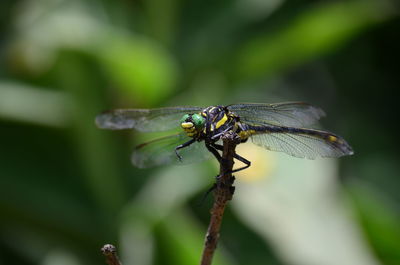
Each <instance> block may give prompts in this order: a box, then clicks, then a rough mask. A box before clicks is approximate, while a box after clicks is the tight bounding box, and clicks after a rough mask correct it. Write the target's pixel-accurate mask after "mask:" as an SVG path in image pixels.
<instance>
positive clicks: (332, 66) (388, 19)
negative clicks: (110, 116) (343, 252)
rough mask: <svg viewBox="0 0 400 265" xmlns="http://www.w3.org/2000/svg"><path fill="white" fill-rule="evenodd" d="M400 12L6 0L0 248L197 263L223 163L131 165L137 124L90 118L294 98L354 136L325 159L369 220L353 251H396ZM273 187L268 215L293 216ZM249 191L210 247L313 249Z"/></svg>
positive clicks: (237, 254) (387, 260)
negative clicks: (110, 247)
mask: <svg viewBox="0 0 400 265" xmlns="http://www.w3.org/2000/svg"><path fill="white" fill-rule="evenodd" d="M399 11H400V9H399V5H398V3H397V1H396V0H349V1H344V0H343V1H334V0H331V1H309V0H308V1H307V0H295V1H284V0H270V1H259V0H231V1H219V2H216V1H210V0H205V1H200V0H191V1H176V0H171V1H155V0H147V1H146V0H139V1H110V0H86V1H85V0H18V1H15V0H14V1H11V0H3V1H1V3H0V33H1V34H0V62H1V64H0V161H1V162H0V264H9V265H11V264H68V265H73V264H104V261H103V257H102V256H101V255H100V253H99V249H100V247H101V246H102V245H103V244H105V243H113V244H116V245H117V247H118V248H119V251H120V254H121V256H122V259H123V261H124V264H135V265H139V264H196V263H198V261H199V260H200V253H201V248H202V242H203V237H204V233H205V231H206V226H207V223H208V218H209V213H208V209H209V203H210V201H207V202H206V203H204V204H203V205H201V206H198V201H199V199H200V198H201V196H202V194H203V193H204V192H205V191H206V190H207V188H208V187H209V186H210V185H211V184H212V182H213V175H215V174H216V172H217V168H216V167H215V165H214V164H208V163H201V164H198V165H194V166H192V167H191V166H183V167H164V168H155V169H149V170H139V169H136V168H134V167H133V166H131V164H130V162H129V157H130V152H131V150H132V148H133V147H134V145H135V144H136V143H138V142H139V139H141V138H142V136H140V135H138V134H136V133H135V132H130V131H129V132H107V131H100V130H98V129H97V128H96V127H95V125H94V117H95V116H96V115H97V114H98V113H100V112H101V111H103V110H105V109H110V108H123V107H126V108H128V107H130V108H135V107H137V108H148V107H159V106H169V105H202V106H208V105H212V104H229V103H235V102H243V101H245V102H252V101H254V102H274V101H289V100H304V101H307V102H310V103H312V104H315V105H318V106H321V107H322V108H323V109H325V110H326V112H327V113H328V118H327V119H325V120H324V121H322V122H323V123H324V127H327V128H329V129H331V130H332V131H334V132H337V133H339V134H340V135H343V136H344V137H345V138H346V139H347V140H348V141H349V142H350V143H351V144H352V146H353V148H354V150H355V153H356V155H355V156H353V157H350V158H343V159H341V160H340V161H338V162H339V165H336V164H335V163H334V162H330V163H328V164H326V165H325V164H323V165H324V166H321V167H319V166H318V168H317V167H316V168H317V169H318V170H317V169H315V170H317V171H315V172H319V173H318V174H321V175H323V174H326V175H330V176H332V179H333V180H330V181H333V182H332V183H337V182H338V181H340V185H338V187H337V191H336V192H334V193H335V194H336V196H337V198H338V201H340V202H341V203H339V205H341V207H344V208H345V209H346V210H345V211H348V212H349V216H350V217H348V218H349V219H348V220H352V222H354V223H355V224H357V229H358V230H357V229H356V230H357V231H361V232H362V233H360V234H361V236H360V237H357V236H356V237H355V238H360V239H357V240H360V242H361V243H354V244H353V245H354V248H355V249H359V247H358V245H357V244H360V246H366V249H367V251H366V252H363V251H361V252H360V253H362V254H359V256H357V257H356V258H358V259H359V260H361V259H365V260H368V261H369V263H362V264H363V265H364V264H388V265H395V264H400V254H399V253H400V244H399V242H400V231H399V227H400V217H399V214H400V193H399V192H398V190H399V187H400V176H399V172H400V169H399V164H400V163H399V162H400V156H399V152H398V148H399V145H398V144H397V143H398V130H397V123H396V120H397V113H398V109H397V104H398V103H397V101H398V97H397V95H398V86H399V84H400V75H399V67H398V65H399V62H400V50H399V48H398V47H400V35H399V32H400V17H399ZM243 155H244V156H246V155H245V154H243ZM277 159H278V161H283V160H282V159H280V158H277ZM279 159H280V160H279ZM291 159H294V158H291ZM284 161H286V162H285V163H287V164H290V166H292V167H293V168H295V166H299V165H298V164H299V163H300V162H298V161H296V162H291V161H292V160H290V159H289V160H284ZM279 163H281V162H279ZM316 163H317V162H316ZM300 164H302V163H300ZM307 165H310V168H312V166H311V164H307ZM290 166H289V167H288V168H290ZM296 168H297V167H296ZM298 168H300V169H301V170H304V172H308V171H307V170H310V169H309V168H306V167H304V168H302V167H301V166H299V167H298ZM336 169H338V173H337V172H336V171H335V170H336ZM313 170H314V169H313ZM313 170H311V171H310V172H314V171H313ZM277 172H279V171H277ZM282 172H283V171H282ZM285 172H286V173H287V174H293V175H295V174H294V173H293V172H292V173H289V171H285ZM302 172H303V171H302ZM335 172H336V173H335ZM328 173H329V174H328ZM260 174H261V173H260ZM304 174H305V173H303V174H299V176H302V177H306V176H303V175H304ZM271 175H274V173H271ZM276 175H279V174H276ZM305 175H306V174H305ZM321 179H322V178H321ZM297 181H298V179H297ZM305 182H306V181H304V183H305ZM332 183H331V182H329V181H328V182H327V183H325V184H324V185H328V186H329V185H331V184H332ZM237 185H238V189H237V192H238V193H240V192H241V191H240V190H241V189H240V186H241V184H240V182H238V184H237ZM248 185H253V186H260V187H261V186H262V185H259V184H257V183H256V182H253V183H249V184H248ZM282 185H283V186H279V188H280V190H279V189H278V191H275V192H277V193H276V194H277V196H278V197H279V196H282V197H280V198H284V196H283V195H282V194H284V191H285V190H290V189H289V184H287V183H286V184H282ZM285 185H288V186H285ZM296 185H297V184H296ZM298 185H299V189H298V190H301V188H300V186H301V185H302V182H300V184H298ZM321 185H322V184H321ZM332 186H335V185H333V184H332ZM271 187H273V185H271ZM286 187H287V188H286ZM324 187H326V186H324ZM335 187H336V186H335ZM245 190H246V188H245V187H244V189H243V193H242V194H248V196H249V197H251V196H252V193H251V192H250V193H245ZM279 191H281V192H282V194H280V193H279ZM254 194H256V193H254ZM318 194H319V195H318V196H320V197H318V198H317V199H316V200H315V201H319V200H321V201H323V200H324V198H325V197H329V196H328V195H329V194H328V192H325V190H324V192H321V193H318ZM298 196H301V195H298ZM238 199H240V197H238ZM258 199H259V200H261V198H258ZM265 199H266V201H263V202H262V203H260V202H259V204H257V203H256V202H254V204H257V207H258V208H257V209H260V210H259V214H260V217H259V218H262V216H261V213H263V211H265V214H266V215H267V216H268V218H272V220H281V222H278V223H280V224H281V225H282V227H281V228H280V229H281V230H282V231H285V229H287V231H290V229H289V228H290V227H291V226H285V222H284V221H282V220H286V221H287V220H289V219H290V218H292V217H293V215H290V214H289V211H290V209H289V208H285V207H288V204H285V203H287V201H285V200H281V201H280V200H277V201H276V202H277V203H276V204H274V206H276V207H277V209H286V210H287V211H288V215H285V212H284V211H282V212H283V213H281V212H280V211H274V210H273V209H274V208H273V207H272V208H271V205H270V206H268V200H270V199H271V198H267V197H265ZM299 200H300V199H299ZM280 203H282V204H280ZM335 203H336V202H335ZM263 206H265V208H262V207H263ZM247 208H249V204H248V205H246V202H243V204H240V203H239V204H237V205H235V210H230V209H229V210H228V213H227V216H226V217H225V220H224V223H223V228H222V235H221V243H220V247H219V249H218V254H217V257H216V260H215V264H311V263H305V260H307V258H309V259H311V260H312V255H309V254H310V253H306V252H304V253H303V252H301V251H300V252H299V253H296V252H295V251H294V252H293V251H290V250H291V249H300V248H296V247H297V246H296V243H294V242H300V241H295V239H294V238H290V237H289V236H290V233H287V235H285V234H279V233H278V234H274V233H273V231H270V230H269V231H267V230H268V229H271V228H269V226H270V225H273V224H274V223H273V222H272V223H265V225H264V224H260V223H258V224H257V222H256V221H257V220H256V221H254V223H252V222H253V220H251V218H250V219H249V218H244V217H243V216H242V214H243V213H244V212H245V210H246V209H247ZM327 208H328V207H327ZM330 213H333V212H330ZM274 214H275V215H274ZM310 216H311V215H310ZM329 216H330V215H329ZM332 216H335V215H332ZM254 217H256V216H255V215H254ZM268 218H267V219H266V220H269V219H268ZM273 218H277V219H273ZM279 218H281V219H279ZM317 219H318V218H316V219H312V222H315V223H318V220H317ZM259 220H261V219H259ZM346 220H347V219H346ZM292 222H297V221H295V220H293V221H292ZM288 223H290V222H288ZM299 223H300V221H299ZM263 226H264V227H265V229H266V233H265V235H266V236H265V235H264V233H263V230H262V229H261V228H263ZM260 227H261V228H260ZM271 227H272V226H271ZM317 227H319V226H317V225H315V229H317ZM327 227H328V226H327ZM260 229H261V230H260ZM343 231H345V230H343ZM316 233H318V231H316ZM343 233H344V232H343ZM338 234H340V233H338ZM321 235H322V234H321ZM357 235H358V234H357ZM284 236H287V238H284V239H283V238H280V237H284ZM266 238H267V239H266ZM310 238H311V236H310ZM349 238H351V236H350V235H349ZM280 240H281V241H280ZM285 240H286V241H285ZM302 240H307V237H302ZM321 240H323V241H329V240H330V239H329V238H324V237H323V236H321ZM340 240H343V242H345V241H346V242H359V241H357V240H356V241H351V240H349V239H347V238H345V237H344V238H340ZM279 242H293V244H290V246H288V247H287V249H286V248H282V247H281V245H280V243H279ZM302 242H308V241H302ZM309 242H310V244H311V242H312V241H311V240H310V241H309ZM305 244H307V243H305ZM347 244H350V245H351V244H352V243H346V244H344V245H347ZM322 245H323V244H321V246H315V248H317V247H322ZM360 248H363V247H360ZM325 250H326V249H325ZM330 250H331V251H335V249H328V250H326V251H328V252H329V251H330ZM318 253H324V251H323V250H321V251H319V252H318ZM365 253H367V254H365ZM296 255H298V256H297V257H298V259H297V258H296ZM308 255H309V256H308ZM321 255H322V254H321ZM293 257H295V258H293ZM301 258H304V259H303V260H302V259H301ZM330 264H338V263H335V260H333V259H332V260H331V263H330ZM360 264H361V263H360ZM319 265H325V264H322V263H319ZM341 265H342V264H341ZM353 265H358V264H354V263H353Z"/></svg>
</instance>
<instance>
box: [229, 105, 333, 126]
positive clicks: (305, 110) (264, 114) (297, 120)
mask: <svg viewBox="0 0 400 265" xmlns="http://www.w3.org/2000/svg"><path fill="white" fill-rule="evenodd" d="M228 109H229V110H230V111H232V112H233V113H235V114H236V115H237V116H239V117H240V120H241V121H242V122H245V123H248V124H253V125H271V124H272V125H278V126H288V127H305V126H307V125H311V124H313V123H315V122H316V121H317V120H319V119H320V118H321V117H323V116H325V113H324V111H323V110H322V109H320V108H317V107H314V106H312V105H309V104H307V103H304V102H285V103H276V104H265V103H243V104H234V105H230V106H228Z"/></svg>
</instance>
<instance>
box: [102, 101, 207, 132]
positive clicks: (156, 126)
mask: <svg viewBox="0 0 400 265" xmlns="http://www.w3.org/2000/svg"><path fill="white" fill-rule="evenodd" d="M202 109H203V108H201V107H169V108H158V109H115V110H111V111H107V112H104V113H102V114H100V115H98V116H97V117H96V125H97V126H98V127H99V128H101V129H112V130H121V129H136V130H138V131H141V132H155V131H165V130H169V129H172V128H175V127H177V126H179V120H180V119H181V118H182V116H183V115H184V114H191V113H197V112H200V111H201V110H202Z"/></svg>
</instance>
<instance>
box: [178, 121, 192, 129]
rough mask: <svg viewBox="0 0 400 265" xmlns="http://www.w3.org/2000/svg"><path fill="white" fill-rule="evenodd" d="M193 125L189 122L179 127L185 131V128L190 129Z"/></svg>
mask: <svg viewBox="0 0 400 265" xmlns="http://www.w3.org/2000/svg"><path fill="white" fill-rule="evenodd" d="M193 126H194V125H193V123H191V122H182V123H181V127H182V128H183V129H187V128H191V127H193Z"/></svg>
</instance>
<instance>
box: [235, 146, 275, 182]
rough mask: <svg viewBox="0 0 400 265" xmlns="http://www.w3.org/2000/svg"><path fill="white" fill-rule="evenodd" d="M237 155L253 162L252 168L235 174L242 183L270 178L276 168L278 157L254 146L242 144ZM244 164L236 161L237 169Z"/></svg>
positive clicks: (237, 150)
mask: <svg viewBox="0 0 400 265" xmlns="http://www.w3.org/2000/svg"><path fill="white" fill-rule="evenodd" d="M236 153H237V154H238V155H240V156H242V157H244V158H246V159H247V160H249V161H250V162H251V166H250V167H249V168H247V169H245V170H242V171H239V172H237V173H235V176H236V177H238V179H240V181H248V182H251V181H258V180H261V179H264V178H267V177H269V176H270V175H271V174H272V173H273V171H274V170H275V168H276V166H277V165H276V164H277V161H276V157H275V156H274V153H273V152H269V151H267V150H265V149H263V148H261V147H258V146H256V145H254V144H250V143H245V144H240V145H238V146H237V148H236ZM243 165H244V164H243V163H242V162H240V161H238V160H236V159H235V167H234V168H238V167H241V166H243Z"/></svg>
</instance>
